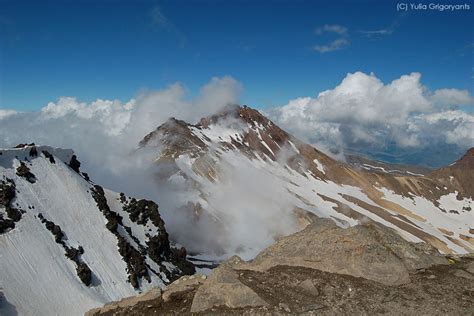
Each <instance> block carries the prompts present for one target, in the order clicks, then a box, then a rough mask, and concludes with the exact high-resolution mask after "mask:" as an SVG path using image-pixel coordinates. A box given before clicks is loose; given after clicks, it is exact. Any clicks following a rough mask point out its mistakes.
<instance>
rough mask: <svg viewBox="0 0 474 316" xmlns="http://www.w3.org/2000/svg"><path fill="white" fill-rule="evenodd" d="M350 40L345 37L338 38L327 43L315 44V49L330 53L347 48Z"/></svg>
mask: <svg viewBox="0 0 474 316" xmlns="http://www.w3.org/2000/svg"><path fill="white" fill-rule="evenodd" d="M349 45H350V42H349V41H348V40H347V39H345V38H338V39H336V40H334V41H332V42H331V43H329V44H327V45H315V46H314V47H313V49H314V50H315V51H317V52H320V53H329V52H333V51H335V50H340V49H343V48H346V47H347V46H349Z"/></svg>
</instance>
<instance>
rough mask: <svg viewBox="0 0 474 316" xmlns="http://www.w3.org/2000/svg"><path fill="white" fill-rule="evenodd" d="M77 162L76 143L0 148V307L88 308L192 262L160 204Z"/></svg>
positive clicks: (28, 311) (29, 310) (39, 310)
mask: <svg viewBox="0 0 474 316" xmlns="http://www.w3.org/2000/svg"><path fill="white" fill-rule="evenodd" d="M79 166H80V163H79V162H78V161H77V159H76V157H75V156H74V155H73V152H72V151H71V150H62V149H55V148H51V147H45V146H41V147H39V146H38V147H37V146H34V145H31V146H24V147H22V148H16V149H8V150H3V149H0V266H1V269H0V292H1V296H2V297H0V314H2V315H3V314H9V313H11V314H15V312H16V313H18V314H20V315H82V314H83V313H84V312H85V311H87V310H89V309H91V308H93V307H97V306H100V305H103V304H104V303H106V302H109V301H113V300H118V299H120V298H123V297H126V296H131V295H135V294H137V293H138V292H140V291H142V290H146V289H149V288H151V287H154V286H158V287H163V286H164V285H165V284H167V283H168V282H170V281H172V280H174V279H175V278H177V277H179V276H180V275H182V274H183V272H188V273H189V272H192V271H193V267H192V266H190V265H189V263H188V262H186V260H185V257H186V252H185V250H184V249H181V250H177V249H173V248H171V247H170V244H169V240H168V234H167V232H166V230H165V228H164V223H163V221H162V220H161V218H160V214H159V213H158V207H157V205H156V204H155V203H153V202H151V201H146V200H140V201H137V200H135V199H131V198H129V197H126V196H125V195H123V194H118V193H115V192H112V191H109V190H105V189H102V188H101V187H100V186H98V185H94V184H93V183H92V182H91V181H90V180H89V177H88V175H86V174H82V173H80V171H79Z"/></svg>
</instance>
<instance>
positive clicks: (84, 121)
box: [0, 76, 242, 169]
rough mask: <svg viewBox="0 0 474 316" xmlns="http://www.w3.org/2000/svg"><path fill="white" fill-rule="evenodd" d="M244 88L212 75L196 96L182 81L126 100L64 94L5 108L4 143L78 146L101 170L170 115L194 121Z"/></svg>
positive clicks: (0, 116)
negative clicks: (35, 104) (31, 105)
mask: <svg viewBox="0 0 474 316" xmlns="http://www.w3.org/2000/svg"><path fill="white" fill-rule="evenodd" d="M241 89H242V87H241V85H240V83H238V82H237V81H236V80H235V79H233V78H231V77H229V76H225V77H222V78H217V77H216V78H212V80H211V81H210V82H209V83H208V84H206V85H205V86H203V87H202V88H201V91H200V93H199V95H198V96H197V97H196V98H194V99H193V100H188V99H187V95H186V89H185V88H184V87H183V86H182V85H181V84H173V85H171V86H169V87H167V88H165V89H162V90H158V91H146V92H142V93H140V94H139V95H138V96H136V97H135V98H134V99H131V100H130V101H128V102H125V103H123V102H121V101H118V100H101V99H99V100H96V101H94V102H91V103H86V102H81V101H79V100H78V99H76V98H73V97H61V98H59V99H58V100H57V101H56V102H50V103H48V104H47V105H46V106H45V107H43V108H42V109H41V111H39V112H26V113H21V112H15V111H11V110H1V111H0V120H1V124H0V147H11V146H14V145H16V144H18V143H25V142H35V143H39V144H48V145H52V146H58V147H65V148H73V149H75V151H76V152H77V153H78V154H79V156H80V157H82V159H83V160H84V161H85V162H86V165H90V166H91V167H92V168H93V169H101V168H102V167H103V166H99V165H98V164H102V163H103V162H104V161H109V162H111V161H112V160H115V157H117V156H120V155H122V154H124V153H127V152H129V151H130V150H133V149H134V148H135V147H136V146H137V145H138V142H139V141H140V140H141V139H142V138H143V136H144V135H146V134H147V133H149V132H151V131H152V130H154V129H155V128H156V127H157V126H159V125H160V124H162V123H163V122H164V121H165V120H167V119H168V118H170V117H176V118H179V119H183V120H186V121H191V122H194V121H196V120H197V119H199V118H200V117H202V116H206V115H210V114H213V113H215V112H216V111H218V110H219V109H220V108H222V107H224V106H225V105H227V104H235V103H238V101H239V93H240V91H241ZM109 165H110V168H111V169H113V164H112V163H110V164H109ZM105 167H107V164H106V165H105Z"/></svg>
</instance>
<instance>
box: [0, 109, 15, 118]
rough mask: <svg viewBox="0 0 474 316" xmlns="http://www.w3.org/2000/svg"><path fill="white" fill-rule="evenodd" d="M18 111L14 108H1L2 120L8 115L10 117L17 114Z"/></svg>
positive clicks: (0, 116)
mask: <svg viewBox="0 0 474 316" xmlns="http://www.w3.org/2000/svg"><path fill="white" fill-rule="evenodd" d="M16 113H17V112H16V111H14V110H3V109H0V121H1V120H2V119H4V118H6V117H9V116H10V115H13V114H16Z"/></svg>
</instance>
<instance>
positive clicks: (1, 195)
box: [0, 178, 22, 234]
mask: <svg viewBox="0 0 474 316" xmlns="http://www.w3.org/2000/svg"><path fill="white" fill-rule="evenodd" d="M15 195H16V192H15V182H13V180H12V179H9V178H7V179H6V180H1V181H0V206H2V207H4V208H5V213H6V215H7V216H8V218H5V216H4V214H1V213H0V234H3V233H5V232H7V231H9V230H10V229H13V228H15V222H18V221H19V220H20V219H21V216H22V211H21V210H18V209H17V208H15V207H13V203H12V202H13V199H14V198H15Z"/></svg>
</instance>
